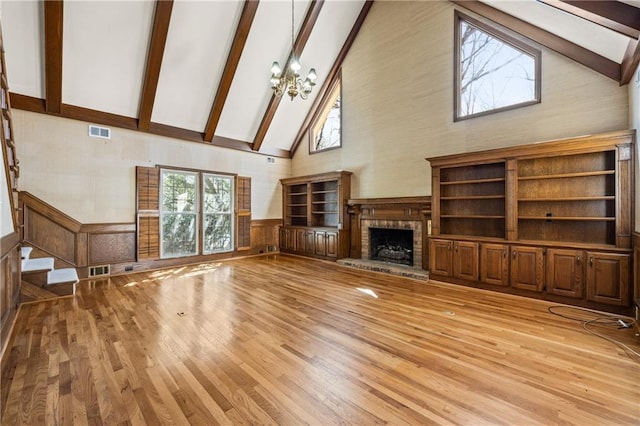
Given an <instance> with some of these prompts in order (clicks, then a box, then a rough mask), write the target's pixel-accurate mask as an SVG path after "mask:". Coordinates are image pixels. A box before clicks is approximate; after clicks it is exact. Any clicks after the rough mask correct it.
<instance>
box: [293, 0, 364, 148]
mask: <svg viewBox="0 0 640 426" xmlns="http://www.w3.org/2000/svg"><path fill="white" fill-rule="evenodd" d="M373 2H374V0H366V1H365V3H364V5H363V6H362V9H361V10H360V14H359V15H358V18H357V19H356V22H355V23H354V24H353V28H351V32H349V35H348V36H347V39H346V40H345V42H344V44H343V45H342V49H340V53H338V57H337V58H336V60H335V61H334V63H333V66H332V67H331V70H330V71H329V74H328V75H327V79H326V80H325V81H324V84H323V85H322V87H321V88H320V90H319V91H318V95H317V96H316V99H315V101H314V102H313V106H312V107H311V109H310V110H309V113H308V114H307V116H306V117H305V119H304V122H303V123H302V125H301V126H300V130H298V134H297V136H296V138H295V140H294V143H293V146H292V147H291V154H290V156H291V158H293V156H294V154H295V153H296V151H297V149H298V146H300V144H301V143H302V139H303V138H304V136H305V135H306V134H307V131H308V130H309V126H310V125H311V122H312V121H314V119H315V118H316V114H317V112H318V108H319V107H320V106H321V105H324V104H325V102H326V97H327V96H329V94H330V92H331V91H330V89H332V88H333V85H334V84H335V80H336V78H338V77H339V75H340V68H341V67H342V62H343V61H344V58H345V57H346V56H347V53H349V49H351V45H352V44H353V42H354V41H355V39H356V36H357V35H358V33H359V32H360V28H362V24H363V23H364V20H365V18H366V17H367V14H368V13H369V10H370V9H371V6H373Z"/></svg>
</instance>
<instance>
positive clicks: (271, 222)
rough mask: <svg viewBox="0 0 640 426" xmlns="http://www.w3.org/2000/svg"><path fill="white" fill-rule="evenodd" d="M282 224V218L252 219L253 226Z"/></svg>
mask: <svg viewBox="0 0 640 426" xmlns="http://www.w3.org/2000/svg"><path fill="white" fill-rule="evenodd" d="M280 225H282V218H279V219H252V220H251V227H259V226H280Z"/></svg>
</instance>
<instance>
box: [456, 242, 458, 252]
mask: <svg viewBox="0 0 640 426" xmlns="http://www.w3.org/2000/svg"><path fill="white" fill-rule="evenodd" d="M457 252H458V244H456V253H457Z"/></svg>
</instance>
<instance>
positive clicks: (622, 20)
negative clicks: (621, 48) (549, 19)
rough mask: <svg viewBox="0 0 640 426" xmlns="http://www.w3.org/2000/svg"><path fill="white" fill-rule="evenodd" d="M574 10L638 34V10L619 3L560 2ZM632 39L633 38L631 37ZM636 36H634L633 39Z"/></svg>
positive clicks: (594, 0) (563, 0) (592, 0)
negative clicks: (582, 11) (632, 30)
mask: <svg viewBox="0 0 640 426" xmlns="http://www.w3.org/2000/svg"><path fill="white" fill-rule="evenodd" d="M562 3H566V4H568V5H571V6H573V7H575V8H578V9H581V10H584V11H586V12H590V13H592V14H594V15H598V16H601V17H603V18H605V19H608V20H609V21H613V22H616V23H618V24H620V25H622V26H625V27H627V28H632V29H634V30H636V32H640V8H637V7H634V6H631V5H630V4H626V3H623V2H620V1H610V0H609V1H597V0H590V1H567V0H562ZM632 37H633V36H632ZM637 37H638V36H637V35H636V36H635V38H637Z"/></svg>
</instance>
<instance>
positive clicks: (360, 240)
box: [347, 197, 431, 269]
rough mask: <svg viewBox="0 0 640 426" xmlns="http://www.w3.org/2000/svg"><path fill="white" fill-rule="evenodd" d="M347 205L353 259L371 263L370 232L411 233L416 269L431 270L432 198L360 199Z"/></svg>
mask: <svg viewBox="0 0 640 426" xmlns="http://www.w3.org/2000/svg"><path fill="white" fill-rule="evenodd" d="M347 204H348V206H349V210H348V211H349V217H350V220H351V253H350V256H351V257H352V258H355V259H363V260H367V259H369V253H370V251H369V228H387V229H411V230H413V267H414V268H417V269H426V268H427V267H428V265H429V252H428V248H427V223H428V221H429V220H430V219H431V197H400V198H360V199H352V200H349V201H348V203H347Z"/></svg>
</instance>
